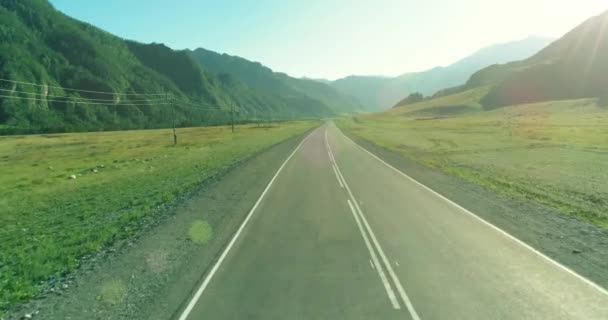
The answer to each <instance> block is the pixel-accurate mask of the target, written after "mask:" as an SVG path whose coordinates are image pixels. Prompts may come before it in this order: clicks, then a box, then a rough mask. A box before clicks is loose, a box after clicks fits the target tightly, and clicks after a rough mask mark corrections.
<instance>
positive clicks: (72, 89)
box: [0, 78, 165, 96]
mask: <svg viewBox="0 0 608 320" xmlns="http://www.w3.org/2000/svg"><path fill="white" fill-rule="evenodd" d="M0 82H9V83H18V84H27V85H30V86H35V87H43V88H55V89H62V90H65V91H75V92H88V93H98V94H111V95H123V96H164V95H165V94H164V93H117V92H109V91H93V90H81V89H74V88H64V87H58V86H49V85H45V84H44V85H43V84H37V83H32V82H25V81H15V80H9V79H2V78H0Z"/></svg>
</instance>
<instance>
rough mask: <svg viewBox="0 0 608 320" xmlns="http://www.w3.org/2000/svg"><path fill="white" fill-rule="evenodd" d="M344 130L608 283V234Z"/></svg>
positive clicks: (491, 219) (435, 187)
mask: <svg viewBox="0 0 608 320" xmlns="http://www.w3.org/2000/svg"><path fill="white" fill-rule="evenodd" d="M342 132H343V133H344V134H345V135H347V136H348V137H349V138H351V139H352V140H354V141H355V142H357V143H358V144H359V145H360V146H362V147H364V148H365V149H367V150H368V151H370V152H372V153H373V154H375V155H376V156H378V157H379V158H381V159H382V160H384V161H385V162H387V163H388V164H390V165H392V166H394V167H395V168H397V169H399V170H400V171H402V172H404V173H406V174H407V175H409V176H410V177H412V178H414V179H416V180H417V181H419V182H421V183H422V184H424V185H426V186H427V187H429V188H431V189H433V190H434V191H436V192H438V193H439V194H441V195H443V196H445V197H446V198H448V199H450V200H452V201H454V202H456V203H458V204H459V205H461V206H462V207H464V208H466V209H467V210H469V211H472V212H474V213H475V214H477V215H478V216H480V217H481V218H483V219H485V220H486V221H488V222H490V223H492V224H494V225H496V226H497V227H499V228H501V229H503V230H505V231H506V232H508V233H509V234H511V235H513V236H515V237H516V238H518V239H520V240H522V241H524V242H525V243H527V244H529V245H530V246H532V247H534V248H536V249H537V250H539V251H541V252H542V253H544V254H546V255H547V256H549V257H551V258H552V259H555V260H556V261H558V262H560V263H562V264H564V265H565V266H567V267H569V268H571V269H573V270H574V271H576V272H578V273H579V274H581V275H583V276H585V277H587V278H589V279H590V280H592V281H594V282H596V283H597V284H599V285H601V286H603V287H604V288H606V287H608V273H606V270H608V232H606V231H604V230H602V229H600V228H599V227H597V226H595V225H593V224H591V223H588V222H585V221H580V220H578V219H576V218H575V217H572V216H569V215H567V214H564V213H562V212H559V211H556V210H555V209H552V208H549V207H547V206H544V205H542V204H539V203H536V202H533V201H530V200H526V199H516V198H512V197H507V196H503V195H500V194H497V193H496V192H494V191H492V190H490V189H488V188H486V187H484V186H481V185H478V184H475V183H473V182H470V181H467V180H464V179H462V178H459V177H455V176H452V175H449V174H446V173H444V172H442V171H440V170H439V169H436V168H431V167H428V166H426V165H424V164H421V163H419V162H417V161H414V160H412V159H408V158H406V157H404V156H402V155H400V154H397V153H396V152H393V151H391V150H387V149H385V148H382V147H380V146H378V145H376V144H374V143H373V142H371V141H368V140H365V139H363V138H360V137H358V136H355V135H353V134H350V133H349V132H347V131H346V130H342Z"/></svg>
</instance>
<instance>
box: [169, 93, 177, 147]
mask: <svg viewBox="0 0 608 320" xmlns="http://www.w3.org/2000/svg"><path fill="white" fill-rule="evenodd" d="M169 105H170V106H171V109H172V110H173V146H176V145H177V132H176V131H175V121H176V119H175V117H176V115H175V101H174V99H173V94H171V95H170V96H169Z"/></svg>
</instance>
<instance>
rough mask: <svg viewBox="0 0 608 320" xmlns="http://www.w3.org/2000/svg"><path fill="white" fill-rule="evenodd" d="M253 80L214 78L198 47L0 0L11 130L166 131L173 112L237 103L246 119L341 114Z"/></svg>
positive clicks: (4, 122)
mask: <svg viewBox="0 0 608 320" xmlns="http://www.w3.org/2000/svg"><path fill="white" fill-rule="evenodd" d="M248 82H249V79H239V78H238V76H234V75H230V74H215V72H213V70H211V71H210V70H208V69H206V68H204V67H203V66H201V64H200V63H198V61H195V60H194V59H192V57H191V52H189V51H176V50H172V49H170V48H168V47H166V46H164V45H162V44H141V43H137V42H133V41H128V40H124V39H121V38H119V37H116V36H114V35H111V34H109V33H107V32H105V31H103V30H100V29H98V28H96V27H94V26H92V25H90V24H87V23H83V22H80V21H78V20H75V19H73V18H70V17H68V16H66V15H64V14H63V13H61V12H59V11H57V10H55V8H54V7H53V6H52V5H51V4H50V3H49V2H48V1H46V0H0V131H2V132H4V133H18V132H61V131H88V130H113V129H135V128H158V127H167V126H170V125H171V122H172V121H173V120H172V119H173V118H175V122H176V123H177V125H182V126H189V125H200V124H203V123H222V122H227V121H229V119H230V112H229V110H230V108H231V107H232V106H236V107H235V109H236V111H237V116H238V117H252V116H253V115H254V114H256V115H258V116H262V117H264V116H265V117H270V116H272V117H292V116H298V117H305V116H306V117H323V116H327V115H332V114H334V113H335V112H334V111H332V109H330V108H329V107H328V106H327V104H325V103H321V102H318V101H317V100H316V99H315V98H311V97H309V96H307V95H306V94H299V95H295V94H294V96H288V95H285V94H275V93H274V91H273V89H272V88H271V87H269V88H268V90H258V89H257V87H255V86H250V85H249V84H248ZM279 85H283V84H282V83H279ZM68 88H69V89H68ZM279 89H280V87H279ZM168 97H173V99H171V100H169V99H168Z"/></svg>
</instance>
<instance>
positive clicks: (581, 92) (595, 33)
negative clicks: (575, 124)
mask: <svg viewBox="0 0 608 320" xmlns="http://www.w3.org/2000/svg"><path fill="white" fill-rule="evenodd" d="M607 23H608V12H605V13H603V14H601V15H598V16H595V17H593V18H591V19H589V20H587V21H585V22H584V23H583V24H581V25H580V26H578V27H577V28H575V29H573V30H572V31H570V32H569V33H567V34H566V35H565V36H563V37H562V38H561V39H559V40H557V41H555V42H554V43H552V44H551V45H549V46H548V47H546V48H545V49H543V50H542V51H540V52H539V53H538V54H536V55H534V56H532V57H531V58H529V59H527V60H524V61H520V62H514V63H509V64H505V65H497V66H492V67H489V68H486V69H482V70H480V71H479V72H477V73H475V74H474V75H473V76H472V77H471V78H470V79H469V81H468V82H467V85H466V87H467V88H472V87H477V86H480V85H493V89H492V90H490V92H489V93H488V95H487V96H486V97H484V98H483V99H482V101H481V102H482V104H483V105H484V106H485V107H486V108H489V109H491V108H496V107H502V106H508V105H513V104H521V103H531V102H539V101H549V100H567V99H579V98H594V97H595V98H597V97H599V98H603V99H606V97H608V93H607V90H606V88H608V33H606V32H605V29H606V24H607Z"/></svg>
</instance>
